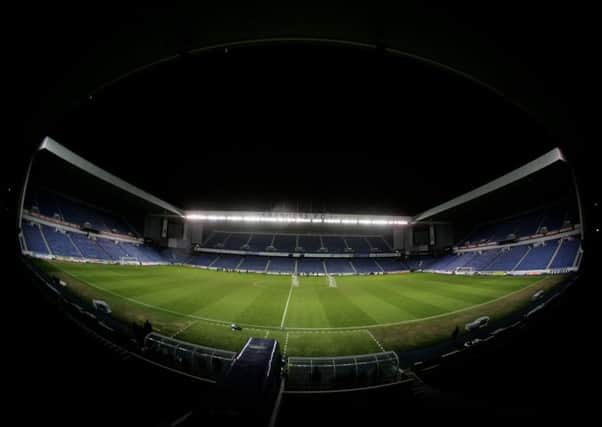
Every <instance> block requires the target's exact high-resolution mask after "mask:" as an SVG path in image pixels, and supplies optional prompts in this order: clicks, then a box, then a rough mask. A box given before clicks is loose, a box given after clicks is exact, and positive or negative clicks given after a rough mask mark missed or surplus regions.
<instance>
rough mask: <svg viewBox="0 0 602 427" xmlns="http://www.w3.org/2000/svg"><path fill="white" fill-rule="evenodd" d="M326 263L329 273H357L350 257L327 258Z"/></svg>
mask: <svg viewBox="0 0 602 427" xmlns="http://www.w3.org/2000/svg"><path fill="white" fill-rule="evenodd" d="M325 264H326V270H327V271H328V273H338V274H341V273H355V271H353V267H351V262H350V258H331V259H326V261H325Z"/></svg>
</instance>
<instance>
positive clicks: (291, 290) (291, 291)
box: [280, 283, 294, 329]
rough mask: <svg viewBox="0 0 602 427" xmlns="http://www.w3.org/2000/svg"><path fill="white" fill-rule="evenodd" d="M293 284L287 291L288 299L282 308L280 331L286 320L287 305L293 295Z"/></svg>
mask: <svg viewBox="0 0 602 427" xmlns="http://www.w3.org/2000/svg"><path fill="white" fill-rule="evenodd" d="M293 287H294V286H293V284H292V283H291V289H290V291H288V298H287V299H286V305H285V306H284V313H282V321H281V322H280V329H282V328H283V326H284V321H285V320H286V312H287V311H288V303H289V302H291V296H292V295H293Z"/></svg>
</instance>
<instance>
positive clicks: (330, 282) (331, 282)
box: [326, 274, 337, 288]
mask: <svg viewBox="0 0 602 427" xmlns="http://www.w3.org/2000/svg"><path fill="white" fill-rule="evenodd" d="M326 277H327V278H328V287H329V288H336V287H337V281H336V280H335V278H334V276H331V275H330V274H329V275H328V276H326Z"/></svg>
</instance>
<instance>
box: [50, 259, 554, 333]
mask: <svg viewBox="0 0 602 427" xmlns="http://www.w3.org/2000/svg"><path fill="white" fill-rule="evenodd" d="M61 271H62V272H63V273H65V274H66V275H68V276H71V277H73V278H75V279H77V280H79V281H81V282H83V283H85V284H87V285H88V286H90V287H92V288H94V289H98V290H99V291H102V292H105V293H107V294H109V295H113V296H116V297H119V298H122V299H124V300H126V301H130V302H133V303H134V304H138V305H142V306H144V307H149V308H153V309H155V310H158V311H163V312H165V313H170V314H175V315H177V316H181V317H189V318H191V319H197V320H203V321H205V322H215V323H219V324H220V325H222V326H229V325H230V322H227V321H225V320H219V319H210V318H207V317H201V316H195V315H193V314H186V313H182V312H179V311H174V310H169V309H167V308H163V307H160V306H157V305H153V304H147V303H145V302H142V301H139V300H137V299H134V298H130V297H126V296H124V295H121V294H119V293H117V292H114V291H110V290H108V289H106V288H103V287H102V286H98V285H95V284H93V283H92V282H90V281H88V280H84V279H82V278H79V277H78V276H77V275H76V274H73V273H71V272H67V271H65V270H61ZM542 280H543V279H542ZM540 281H541V280H538V281H537V282H534V283H532V284H531V285H528V286H526V287H525V288H522V289H518V290H516V291H514V292H510V293H508V294H506V295H502V296H500V297H498V298H494V299H492V300H489V301H485V302H483V303H481V304H476V305H472V306H469V307H465V308H461V309H458V310H453V311H448V312H446V313H441V314H435V315H433V316H427V317H421V318H418V319H411V320H401V321H399V322H389V323H376V324H373V325H361V326H345V327H332V328H287V329H288V330H290V331H296V332H301V331H353V330H360V329H368V328H378V327H385V326H399V325H406V324H411V323H417V322H422V321H424V320H430V319H437V318H440V317H445V316H450V315H452V314H457V313H461V312H463V311H468V310H472V309H474V308H479V307H481V306H485V305H487V304H492V303H494V302H496V301H499V300H502V299H504V298H507V297H509V296H511V295H514V294H517V293H519V292H522V291H524V290H526V289H530V288H532V287H535V285H537V284H539V282H540ZM291 291H292V289H291ZM289 298H290V294H289ZM287 306H288V302H287ZM520 323H521V321H520V320H519V321H517V322H515V323H513V324H512V325H510V327H513V326H516V325H518V324H520ZM238 325H240V326H244V327H247V328H252V327H255V328H257V329H258V330H265V329H266V328H270V329H282V326H280V328H279V327H278V326H271V325H255V324H252V323H238Z"/></svg>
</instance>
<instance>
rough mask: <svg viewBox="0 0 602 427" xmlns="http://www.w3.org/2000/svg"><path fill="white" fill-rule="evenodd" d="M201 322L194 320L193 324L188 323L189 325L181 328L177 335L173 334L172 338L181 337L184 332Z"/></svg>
mask: <svg viewBox="0 0 602 427" xmlns="http://www.w3.org/2000/svg"><path fill="white" fill-rule="evenodd" d="M199 322H200V319H197V320H193V321H192V322H190V323H188V324H187V325H184V327H182V328H180V329H179V330H178V331H177V332H176V333H175V334H173V335H172V336H171V338H175V337H176V336H177V335H180V334H181V333H182V332H184V331H185V330H186V329H188V328H190V327H191V326H194V325H196V324H197V323H199Z"/></svg>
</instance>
